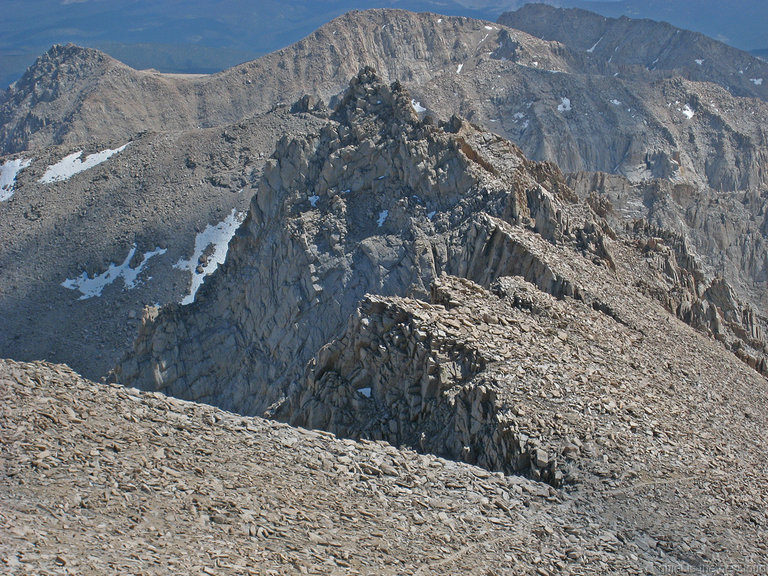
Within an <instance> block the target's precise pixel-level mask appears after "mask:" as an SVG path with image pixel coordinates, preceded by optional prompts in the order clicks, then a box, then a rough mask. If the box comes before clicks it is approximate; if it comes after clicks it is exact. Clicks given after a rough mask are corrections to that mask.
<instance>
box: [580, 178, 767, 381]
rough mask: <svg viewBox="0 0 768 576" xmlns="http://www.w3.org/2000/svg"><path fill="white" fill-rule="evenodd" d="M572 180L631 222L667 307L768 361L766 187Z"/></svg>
mask: <svg viewBox="0 0 768 576" xmlns="http://www.w3.org/2000/svg"><path fill="white" fill-rule="evenodd" d="M567 181H568V183H569V184H570V185H571V186H572V187H573V189H574V191H575V192H576V193H577V194H578V195H579V197H581V198H585V199H587V200H589V199H590V198H592V200H593V202H601V203H602V204H601V206H602V209H601V208H599V207H598V210H601V215H602V216H604V217H605V218H606V219H607V220H608V222H610V224H611V226H612V227H613V228H614V229H617V230H618V229H621V228H626V229H627V230H628V231H629V233H630V235H631V236H632V237H634V238H635V239H636V241H637V242H638V246H639V247H640V248H641V249H642V250H643V252H644V254H645V258H646V260H647V262H648V263H649V265H651V266H652V267H653V268H654V269H655V270H657V271H658V273H659V274H660V275H661V277H663V278H665V281H664V284H666V286H665V287H662V286H661V285H659V286H657V287H656V288H654V289H653V290H652V292H653V293H655V294H656V295H657V297H658V299H659V300H660V301H661V302H663V303H664V305H665V306H666V307H667V309H669V310H670V311H672V312H674V313H675V314H677V315H678V317H680V318H681V319H684V320H685V321H686V322H688V323H690V324H691V325H693V326H695V327H697V328H700V329H703V330H705V331H707V332H709V333H711V334H713V335H715V337H716V338H718V339H720V340H722V341H724V342H727V345H728V346H729V347H730V348H732V349H733V350H735V351H737V354H739V355H740V356H743V357H744V359H745V360H746V361H747V362H748V363H750V364H751V365H757V366H762V362H763V361H762V360H760V359H761V358H764V357H765V342H766V339H765V330H766V327H768V319H767V318H766V316H765V313H764V312H763V311H764V310H765V306H766V305H768V300H766V294H768V283H767V279H766V275H765V269H764V268H765V266H764V262H765V258H766V257H768V252H766V243H765V236H764V234H763V232H762V231H761V227H762V226H763V221H764V218H765V216H764V214H765V209H766V206H765V205H766V202H765V199H764V198H762V196H761V195H760V194H758V193H750V192H746V193H745V192H742V193H730V194H729V193H724V192H715V191H713V190H710V189H706V188H704V189H699V188H696V187H693V186H690V185H687V184H682V183H675V182H671V181H669V180H660V179H655V180H650V181H647V182H642V183H638V184H633V183H631V182H629V181H628V180H626V179H625V178H623V177H621V176H618V175H609V174H595V173H575V174H570V175H568V177H567ZM590 195H591V196H590ZM742 347H743V349H742ZM748 350H749V351H748ZM761 370H762V369H761Z"/></svg>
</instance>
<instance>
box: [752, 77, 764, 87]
mask: <svg viewBox="0 0 768 576" xmlns="http://www.w3.org/2000/svg"><path fill="white" fill-rule="evenodd" d="M749 81H750V82H752V84H754V85H755V86H760V85H761V84H762V83H763V79H762V78H750V79H749Z"/></svg>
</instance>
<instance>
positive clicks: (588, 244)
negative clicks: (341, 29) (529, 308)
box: [116, 69, 608, 413]
mask: <svg viewBox="0 0 768 576" xmlns="http://www.w3.org/2000/svg"><path fill="white" fill-rule="evenodd" d="M332 119H333V121H332V122H331V123H329V124H328V125H326V126H325V127H324V128H323V129H322V130H321V131H320V133H319V134H315V135H308V136H305V137H301V138H295V139H285V140H283V141H282V142H280V143H279V144H278V147H277V150H276V152H275V154H274V157H273V159H272V160H271V161H270V163H269V164H268V165H267V167H266V168H265V171H264V177H263V178H262V180H261V182H260V184H259V186H258V191H257V193H256V195H255V196H254V198H253V200H252V202H251V207H250V211H249V214H248V217H247V219H246V221H245V223H244V224H243V226H242V227H241V229H240V230H239V231H238V233H237V235H236V237H235V239H234V240H233V242H232V245H231V247H230V251H229V255H228V259H227V262H226V264H225V266H224V268H223V269H222V274H219V275H216V276H214V277H213V278H212V281H211V282H210V283H206V285H205V286H204V287H203V289H202V290H201V292H200V295H199V298H198V301H197V302H196V303H195V304H194V305H192V306H191V307H189V309H186V308H185V309H179V308H174V307H170V308H169V309H167V310H166V309H163V310H162V311H161V312H160V314H159V316H158V317H157V319H155V320H153V321H148V322H147V323H146V324H145V325H144V327H143V329H142V332H141V335H140V336H139V339H138V340H137V343H136V345H135V353H134V355H133V356H132V357H130V358H128V359H126V360H125V361H124V362H123V363H122V364H121V365H120V366H119V368H118V370H117V372H116V373H117V377H118V378H119V379H120V380H121V381H124V382H129V383H137V384H139V385H141V386H142V387H150V388H153V389H158V390H164V391H167V392H169V393H171V394H174V395H180V396H183V397H187V398H193V399H196V400H204V401H208V402H214V403H216V404H219V405H222V406H225V407H227V408H232V409H237V410H238V411H243V412H247V413H260V412H262V411H263V410H265V409H266V408H267V407H268V406H269V405H270V404H272V403H273V402H274V401H276V400H278V399H279V398H280V396H281V395H283V394H284V393H285V391H286V390H287V388H288V386H289V384H291V383H292V382H294V381H296V380H298V379H299V377H300V375H301V374H303V369H304V365H305V363H306V362H307V361H308V360H309V359H310V358H311V357H312V355H313V354H314V353H315V352H316V351H317V350H318V349H319V348H320V347H321V346H322V345H323V344H325V343H326V342H327V341H328V340H329V339H330V338H331V337H333V336H334V335H336V334H338V333H339V332H340V331H341V330H342V329H343V327H344V325H345V324H346V320H347V317H348V316H349V314H350V313H351V312H352V311H353V310H354V309H355V307H356V305H357V302H358V301H359V300H360V298H362V297H363V295H364V294H365V293H367V292H370V293H375V294H382V295H406V294H409V295H414V296H417V297H426V296H427V294H429V286H430V283H431V282H432V281H433V280H434V279H435V278H436V277H438V276H439V275H440V274H441V273H443V272H446V273H449V274H454V275H459V276H465V277H469V278H473V279H475V280H477V281H478V282H481V283H483V284H488V283H489V282H491V281H493V280H495V278H497V277H498V276H499V275H500V274H522V275H524V276H528V277H529V279H530V280H531V281H538V282H541V283H542V286H544V285H546V286H547V287H548V288H551V289H552V290H560V291H562V292H563V293H567V294H568V295H571V296H573V295H574V287H573V286H570V285H569V284H568V283H567V282H566V281H565V280H563V279H562V278H561V277H560V276H558V275H557V274H556V273H554V272H553V271H552V270H550V269H549V268H547V266H545V265H543V264H542V263H541V262H540V261H539V260H538V259H537V257H536V255H535V254H532V253H530V251H529V250H528V249H527V248H526V247H525V246H524V245H520V244H519V243H515V242H514V241H513V240H510V239H508V238H506V237H504V235H503V234H501V233H500V231H499V229H498V225H497V223H495V221H494V219H501V221H506V222H510V223H513V224H515V225H521V226H525V227H528V228H531V229H535V230H537V231H538V233H540V234H541V235H542V236H543V237H546V238H549V239H551V240H552V241H558V242H569V243H571V244H573V245H574V246H576V247H580V248H581V249H582V250H584V251H585V252H589V251H591V253H594V255H595V258H598V259H600V258H607V257H608V256H607V253H606V252H605V246H604V244H603V242H602V233H601V230H600V228H599V224H596V223H595V218H594V215H593V214H592V213H591V212H590V211H589V210H588V209H585V208H584V207H583V206H576V205H574V206H572V207H567V204H568V203H569V199H575V197H573V196H572V193H570V191H569V190H568V189H567V187H566V186H565V185H564V183H563V180H562V176H561V175H560V173H559V172H558V171H557V170H556V169H555V168H554V167H552V166H551V165H536V164H533V163H530V162H529V161H527V160H526V159H525V158H524V157H523V155H522V154H521V153H520V151H519V150H518V149H517V148H515V147H514V146H513V145H511V144H510V143H508V142H506V141H504V140H502V139H501V138H499V137H497V136H494V135H492V134H489V133H485V132H482V131H479V130H478V129H477V128H475V127H473V126H471V125H470V124H468V123H467V122H465V121H462V120H459V119H458V118H454V119H453V120H452V121H451V122H449V123H447V124H445V125H442V126H439V127H438V126H436V125H434V124H433V121H432V120H430V119H428V118H427V119H424V120H419V118H418V116H417V114H416V112H415V111H414V109H413V106H412V103H411V97H410V95H409V94H408V93H407V92H406V91H405V90H404V89H403V88H402V87H400V86H399V85H393V87H392V88H388V87H386V86H385V85H384V84H382V83H381V82H380V81H379V80H378V79H377V78H376V77H375V75H374V73H373V71H372V70H370V69H367V70H364V71H363V72H361V74H360V75H359V76H358V77H357V78H356V79H355V80H354V81H353V82H352V83H351V85H350V88H349V90H348V92H347V93H346V94H345V96H344V98H343V99H342V100H341V102H340V104H339V106H338V107H337V109H336V110H335V112H334V113H333V115H332ZM558 190H560V191H561V194H560V195H558V194H557V191H558ZM563 194H567V195H568V196H566V197H565V199H564V198H563V196H562V195H563ZM513 256H514V257H513ZM493 259H496V260H497V262H491V260H493Z"/></svg>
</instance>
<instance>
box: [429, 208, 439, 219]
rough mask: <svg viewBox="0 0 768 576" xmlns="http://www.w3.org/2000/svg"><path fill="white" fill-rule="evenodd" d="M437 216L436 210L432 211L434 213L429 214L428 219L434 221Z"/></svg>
mask: <svg viewBox="0 0 768 576" xmlns="http://www.w3.org/2000/svg"><path fill="white" fill-rule="evenodd" d="M435 214H437V211H436V210H432V212H429V213H427V218H429V219H430V220H432V218H434V217H435Z"/></svg>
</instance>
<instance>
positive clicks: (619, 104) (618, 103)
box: [611, 98, 621, 106]
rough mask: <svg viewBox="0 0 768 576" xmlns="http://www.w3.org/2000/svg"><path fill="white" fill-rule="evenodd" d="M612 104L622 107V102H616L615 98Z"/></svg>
mask: <svg viewBox="0 0 768 576" xmlns="http://www.w3.org/2000/svg"><path fill="white" fill-rule="evenodd" d="M611 104H613V105H614V106H621V100H616V98H614V99H613V100H611Z"/></svg>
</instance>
